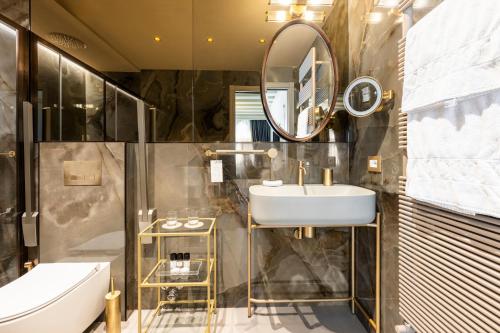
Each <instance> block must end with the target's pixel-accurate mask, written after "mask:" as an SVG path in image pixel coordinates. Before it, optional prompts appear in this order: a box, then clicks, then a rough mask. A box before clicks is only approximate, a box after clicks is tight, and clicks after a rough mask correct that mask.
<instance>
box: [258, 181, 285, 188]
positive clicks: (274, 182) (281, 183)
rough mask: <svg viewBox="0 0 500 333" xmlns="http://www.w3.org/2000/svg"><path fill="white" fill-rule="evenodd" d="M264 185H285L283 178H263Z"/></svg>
mask: <svg viewBox="0 0 500 333" xmlns="http://www.w3.org/2000/svg"><path fill="white" fill-rule="evenodd" d="M262 185H264V186H271V187H277V186H281V185H283V181H282V180H263V181H262Z"/></svg>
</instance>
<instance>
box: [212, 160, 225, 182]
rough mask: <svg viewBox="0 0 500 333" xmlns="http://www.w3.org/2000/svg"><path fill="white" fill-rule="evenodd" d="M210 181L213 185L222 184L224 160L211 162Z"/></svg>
mask: <svg viewBox="0 0 500 333" xmlns="http://www.w3.org/2000/svg"><path fill="white" fill-rule="evenodd" d="M210 180H211V182H212V183H222V181H223V176H222V160H211V161H210Z"/></svg>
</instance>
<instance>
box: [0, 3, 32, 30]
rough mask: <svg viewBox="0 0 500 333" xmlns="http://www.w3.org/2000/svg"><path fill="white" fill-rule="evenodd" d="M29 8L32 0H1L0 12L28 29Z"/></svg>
mask: <svg viewBox="0 0 500 333" xmlns="http://www.w3.org/2000/svg"><path fill="white" fill-rule="evenodd" d="M29 10H30V0H0V14H1V15H3V16H5V17H7V18H8V19H10V20H12V21H14V22H15V23H17V24H19V25H21V26H23V27H25V28H28V29H29V27H30V14H29Z"/></svg>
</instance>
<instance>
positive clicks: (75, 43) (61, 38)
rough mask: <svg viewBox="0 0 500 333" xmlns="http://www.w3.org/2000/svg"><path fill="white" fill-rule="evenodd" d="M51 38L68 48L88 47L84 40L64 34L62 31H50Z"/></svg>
mask: <svg viewBox="0 0 500 333" xmlns="http://www.w3.org/2000/svg"><path fill="white" fill-rule="evenodd" d="M49 40H50V41H51V42H52V44H54V45H56V46H59V47H64V48H67V49H86V48H87V44H85V43H84V42H82V41H81V40H80V39H78V38H76V37H73V36H70V35H66V34H63V33H62V32H51V33H49Z"/></svg>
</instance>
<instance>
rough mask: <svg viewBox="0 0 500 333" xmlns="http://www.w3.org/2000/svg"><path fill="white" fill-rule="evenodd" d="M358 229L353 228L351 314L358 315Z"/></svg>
mask: <svg viewBox="0 0 500 333" xmlns="http://www.w3.org/2000/svg"><path fill="white" fill-rule="evenodd" d="M355 299H356V228H355V227H352V228H351V312H352V314H355V313H356V304H355Z"/></svg>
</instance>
